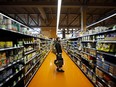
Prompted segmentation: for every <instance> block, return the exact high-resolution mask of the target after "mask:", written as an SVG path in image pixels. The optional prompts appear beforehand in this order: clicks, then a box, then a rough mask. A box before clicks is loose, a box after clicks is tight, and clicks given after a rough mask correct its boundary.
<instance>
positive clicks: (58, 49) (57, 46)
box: [55, 42, 62, 54]
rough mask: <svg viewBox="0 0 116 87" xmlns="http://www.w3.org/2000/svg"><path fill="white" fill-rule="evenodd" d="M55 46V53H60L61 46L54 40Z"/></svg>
mask: <svg viewBox="0 0 116 87" xmlns="http://www.w3.org/2000/svg"><path fill="white" fill-rule="evenodd" d="M55 48H56V53H57V54H59V53H62V48H61V45H60V43H59V42H56V44H55Z"/></svg>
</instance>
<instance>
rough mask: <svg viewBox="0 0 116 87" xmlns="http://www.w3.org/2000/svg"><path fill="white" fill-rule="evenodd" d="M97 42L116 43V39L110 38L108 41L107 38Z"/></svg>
mask: <svg viewBox="0 0 116 87" xmlns="http://www.w3.org/2000/svg"><path fill="white" fill-rule="evenodd" d="M97 42H98V43H116V40H114V41H113V40H111V41H110V40H108V41H107V40H98V41H97Z"/></svg>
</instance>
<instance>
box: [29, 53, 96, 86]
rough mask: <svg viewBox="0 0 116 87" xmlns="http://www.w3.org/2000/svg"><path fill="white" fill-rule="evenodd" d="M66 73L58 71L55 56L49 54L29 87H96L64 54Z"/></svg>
mask: <svg viewBox="0 0 116 87" xmlns="http://www.w3.org/2000/svg"><path fill="white" fill-rule="evenodd" d="M63 58H64V62H65V63H64V66H63V69H64V70H65V72H64V73H60V72H57V71H56V67H55V65H54V60H55V55H54V54H53V53H51V52H50V53H49V55H48V56H47V58H46V59H45V61H44V62H43V64H42V66H41V67H40V69H39V70H38V72H37V73H36V75H35V76H34V78H33V79H32V81H31V82H30V84H29V85H28V87H94V86H93V85H92V83H91V82H90V81H89V80H88V79H87V78H86V77H85V76H84V74H83V73H82V72H81V71H80V69H79V68H77V66H76V65H75V64H74V63H73V62H72V60H71V59H70V58H69V56H68V55H67V54H66V53H65V52H63Z"/></svg>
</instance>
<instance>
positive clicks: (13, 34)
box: [0, 28, 36, 37]
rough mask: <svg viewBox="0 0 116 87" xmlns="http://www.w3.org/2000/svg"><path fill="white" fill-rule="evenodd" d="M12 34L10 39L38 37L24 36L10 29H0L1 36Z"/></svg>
mask: <svg viewBox="0 0 116 87" xmlns="http://www.w3.org/2000/svg"><path fill="white" fill-rule="evenodd" d="M9 33H10V35H9V36H10V37H36V36H33V35H28V34H23V33H21V32H18V31H13V30H9V29H2V28H0V35H1V36H3V37H4V36H7V35H8V34H9Z"/></svg>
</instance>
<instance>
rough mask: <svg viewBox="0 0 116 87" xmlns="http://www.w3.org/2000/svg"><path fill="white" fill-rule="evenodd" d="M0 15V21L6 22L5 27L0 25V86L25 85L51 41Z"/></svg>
mask: <svg viewBox="0 0 116 87" xmlns="http://www.w3.org/2000/svg"><path fill="white" fill-rule="evenodd" d="M0 16H2V17H3V18H2V19H0V22H1V21H2V22H4V21H7V22H8V23H7V24H6V25H4V27H5V28H3V26H1V25H0V36H1V37H2V38H0V87H27V86H28V83H29V82H30V81H31V79H32V78H33V76H34V75H35V73H36V72H37V70H38V69H39V67H40V65H41V64H42V63H43V60H44V59H45V57H46V55H47V54H48V53H49V50H50V42H51V41H50V40H48V39H44V38H42V39H40V38H38V37H37V35H33V34H31V32H28V30H29V29H30V28H29V27H27V26H25V25H23V24H21V23H19V22H17V21H15V20H13V19H11V18H9V17H7V16H5V15H3V14H2V13H0ZM13 24H15V25H13ZM8 25H9V26H10V27H9V26H8ZM14 26H15V27H14ZM38 40H39V42H38ZM43 41H44V42H45V43H44V44H43V43H42V44H41V43H40V42H43ZM42 45H44V46H42ZM41 47H42V49H41Z"/></svg>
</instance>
